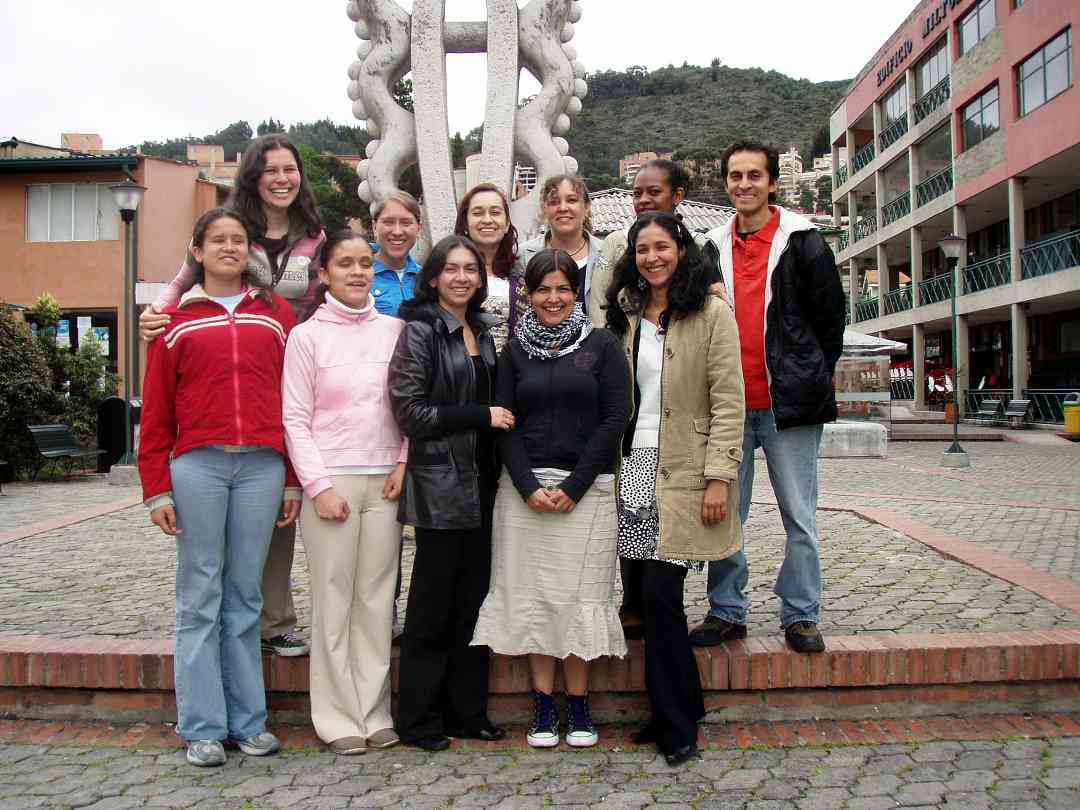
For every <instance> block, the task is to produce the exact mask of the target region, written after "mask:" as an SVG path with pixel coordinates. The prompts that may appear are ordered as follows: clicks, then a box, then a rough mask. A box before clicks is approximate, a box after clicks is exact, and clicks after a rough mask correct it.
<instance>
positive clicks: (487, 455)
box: [471, 354, 495, 498]
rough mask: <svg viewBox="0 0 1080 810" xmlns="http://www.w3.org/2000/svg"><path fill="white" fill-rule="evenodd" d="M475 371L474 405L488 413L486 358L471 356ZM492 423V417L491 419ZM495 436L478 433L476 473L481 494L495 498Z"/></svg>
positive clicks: (488, 433) (489, 374)
mask: <svg viewBox="0 0 1080 810" xmlns="http://www.w3.org/2000/svg"><path fill="white" fill-rule="evenodd" d="M471 357H472V363H473V370H474V371H475V373H476V393H475V394H474V395H473V398H472V404H473V405H476V406H478V407H481V408H483V409H484V410H485V411H486V412H487V413H489V414H490V411H489V410H488V409H489V408H490V407H491V400H492V390H491V389H492V387H493V386H492V384H491V373H490V371H489V370H488V368H487V366H486V365H484V358H483V357H482V356H481V355H479V354H474V355H471ZM489 423H490V417H489ZM494 458H495V436H494V435H493V433H492V430H491V429H490V424H489V426H488V429H487V430H484V429H483V428H481V429H479V430H477V431H476V472H477V474H478V475H479V476H480V492H481V495H483V493H488V492H490V493H492V498H494V489H495V486H494V484H495V480H494V478H495V464H494V463H493V461H494Z"/></svg>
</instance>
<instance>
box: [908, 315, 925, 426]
mask: <svg viewBox="0 0 1080 810" xmlns="http://www.w3.org/2000/svg"><path fill="white" fill-rule="evenodd" d="M911 361H912V362H911V366H912V368H911V371H912V375H913V376H914V380H915V410H917V411H925V410H926V327H925V326H923V325H922V324H921V323H917V324H915V325H914V326H912V327H911Z"/></svg>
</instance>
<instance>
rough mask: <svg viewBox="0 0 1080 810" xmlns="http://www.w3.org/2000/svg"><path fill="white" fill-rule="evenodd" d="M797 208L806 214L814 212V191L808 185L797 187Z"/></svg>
mask: <svg viewBox="0 0 1080 810" xmlns="http://www.w3.org/2000/svg"><path fill="white" fill-rule="evenodd" d="M799 208H801V209H802V210H803V211H806V212H807V213H811V212H813V210H814V190H813V189H812V188H810V184H809V183H807V184H805V185H801V186H799Z"/></svg>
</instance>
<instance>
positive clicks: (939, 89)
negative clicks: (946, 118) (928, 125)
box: [915, 76, 949, 124]
mask: <svg viewBox="0 0 1080 810" xmlns="http://www.w3.org/2000/svg"><path fill="white" fill-rule="evenodd" d="M948 100H949V77H948V76H946V77H945V78H944V79H942V80H941V81H940V82H938V83H937V84H935V85H934V86H933V87H931V88H930V89H929V90H927V91H926V92H925V93H923V94H922V95H921V96H920V97H919V100H918V101H916V102H915V123H916V124H917V123H919V122H920V121H922V120H923V119H924V118H926V116H928V115H929V114H930V113H932V112H933V111H934V110H936V109H937V108H938V107H940V106H941V105H942V104H944V103H945V102H946V101H948Z"/></svg>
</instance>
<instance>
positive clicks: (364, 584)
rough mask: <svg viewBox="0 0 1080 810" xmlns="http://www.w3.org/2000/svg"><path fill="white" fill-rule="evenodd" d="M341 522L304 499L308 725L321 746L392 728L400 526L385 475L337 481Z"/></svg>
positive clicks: (355, 476) (344, 477) (335, 480)
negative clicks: (344, 510)
mask: <svg viewBox="0 0 1080 810" xmlns="http://www.w3.org/2000/svg"><path fill="white" fill-rule="evenodd" d="M331 480H332V481H333V484H334V489H335V490H336V491H337V493H338V494H339V495H340V496H341V497H343V498H344V499H345V500H346V501H348V503H349V510H350V513H349V517H348V519H347V520H345V521H337V520H323V519H322V518H320V517H319V516H318V514H317V513H316V512H315V504H314V502H313V501H312V500H311V498H309V497H307V496H306V495H305V496H304V505H303V507H302V508H301V512H300V523H301V526H300V531H301V536H302V537H303V540H304V548H305V549H306V551H307V561H308V568H309V569H310V571H311V608H312V610H311V614H312V615H311V676H310V677H311V722H312V724H313V725H314V726H315V732H316V733H317V734H318V735H319V738H320V739H322V740H323V741H325V742H333V741H334V740H337V739H341V738H342V737H365V738H366V737H370V736H371V735H372V734H374V733H375V732H376V731H381V730H382V729H387V728H393V726H394V722H393V720H392V719H391V717H390V643H391V637H392V630H393V626H392V625H393V605H394V582H395V580H396V578H397V568H398V555H399V553H400V542H401V524H399V523H398V521H397V503H396V502H394V501H388V500H385V499H384V498H383V497H382V488H383V484H384V483H385V482H386V476H385V475H340V476H333V477H332V478H331Z"/></svg>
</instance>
